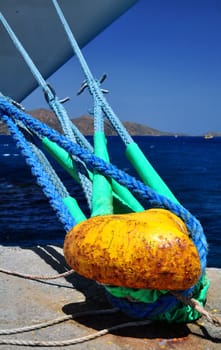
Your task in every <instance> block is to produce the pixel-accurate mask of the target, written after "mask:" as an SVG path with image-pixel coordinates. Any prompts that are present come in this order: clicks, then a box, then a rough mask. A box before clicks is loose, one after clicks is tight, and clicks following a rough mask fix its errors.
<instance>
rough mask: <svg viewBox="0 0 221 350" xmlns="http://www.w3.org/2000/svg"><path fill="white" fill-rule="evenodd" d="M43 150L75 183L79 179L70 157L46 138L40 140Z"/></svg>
mask: <svg viewBox="0 0 221 350" xmlns="http://www.w3.org/2000/svg"><path fill="white" fill-rule="evenodd" d="M42 144H43V147H44V149H45V150H46V151H47V152H48V153H49V154H50V155H51V156H52V157H53V158H54V159H55V160H56V161H57V162H58V163H59V164H60V165H61V166H62V167H63V168H64V169H65V170H66V171H67V172H68V173H69V174H70V175H71V176H72V177H73V178H74V179H75V180H76V181H77V182H79V181H80V180H79V177H78V174H77V171H76V168H75V165H74V162H73V160H72V158H71V157H70V155H69V154H68V153H67V152H66V151H65V150H64V149H63V148H61V147H60V146H58V145H57V144H56V143H55V142H52V141H50V140H49V139H48V138H47V137H44V138H43V139H42Z"/></svg>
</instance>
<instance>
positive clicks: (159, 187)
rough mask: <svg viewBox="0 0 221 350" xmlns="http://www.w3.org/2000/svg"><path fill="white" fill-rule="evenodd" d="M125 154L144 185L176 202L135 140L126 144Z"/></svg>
mask: <svg viewBox="0 0 221 350" xmlns="http://www.w3.org/2000/svg"><path fill="white" fill-rule="evenodd" d="M126 156H127V158H128V160H129V161H130V162H131V164H132V165H133V167H134V169H135V170H136V171H137V173H138V174H139V176H140V177H141V179H142V180H143V182H144V183H145V184H146V185H148V186H149V187H151V188H152V189H153V190H155V191H156V192H158V193H159V194H162V195H163V196H165V197H167V198H169V199H171V200H172V201H174V202H175V203H178V200H177V199H176V198H175V196H174V195H173V193H172V192H171V191H170V189H169V188H168V187H167V185H166V184H165V182H164V181H163V180H162V179H161V177H160V176H159V174H158V173H157V172H156V170H155V169H154V168H153V167H152V165H151V164H150V162H149V161H148V160H147V159H146V157H145V155H144V154H143V152H142V151H141V149H140V148H139V147H138V145H137V144H136V143H135V142H132V143H130V144H129V145H128V146H127V148H126Z"/></svg>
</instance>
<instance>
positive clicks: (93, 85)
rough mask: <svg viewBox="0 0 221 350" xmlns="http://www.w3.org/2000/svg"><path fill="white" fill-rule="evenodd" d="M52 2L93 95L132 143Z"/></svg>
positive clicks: (111, 120)
mask: <svg viewBox="0 0 221 350" xmlns="http://www.w3.org/2000/svg"><path fill="white" fill-rule="evenodd" d="M52 2H53V4H54V7H55V9H56V11H57V14H58V16H59V18H60V20H61V23H62V26H63V28H64V30H65V32H66V34H67V37H68V40H69V42H70V44H71V46H72V48H73V51H74V53H75V54H76V56H77V58H78V60H79V63H80V66H81V68H82V70H83V73H84V75H85V77H86V80H87V86H88V88H89V91H90V93H91V95H92V96H93V97H94V100H97V101H99V103H100V105H101V106H102V109H103V111H104V113H105V114H106V116H107V118H108V119H109V120H110V122H111V124H112V125H113V127H114V129H115V130H116V131H117V133H118V134H119V136H120V137H121V139H122V140H123V142H124V143H125V145H128V144H130V143H131V142H133V139H132V138H131V136H130V135H129V133H128V132H127V130H126V129H125V127H124V126H123V124H122V123H121V122H120V120H119V118H118V117H117V116H116V114H115V113H114V112H113V110H112V108H111V107H110V106H109V104H108V103H107V101H106V99H105V98H104V96H103V93H102V91H101V89H100V86H99V84H98V82H97V81H96V79H95V78H94V77H93V75H92V73H91V71H90V69H89V67H88V64H87V62H86V60H85V58H84V56H83V54H82V52H81V50H80V48H79V46H78V43H77V41H76V39H75V38H74V35H73V33H72V31H71V29H70V26H69V25H68V22H67V21H66V19H65V17H64V15H63V13H62V11H61V8H60V6H59V5H58V3H57V1H56V0H52Z"/></svg>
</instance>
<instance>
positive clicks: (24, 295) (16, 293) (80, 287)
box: [0, 246, 221, 350]
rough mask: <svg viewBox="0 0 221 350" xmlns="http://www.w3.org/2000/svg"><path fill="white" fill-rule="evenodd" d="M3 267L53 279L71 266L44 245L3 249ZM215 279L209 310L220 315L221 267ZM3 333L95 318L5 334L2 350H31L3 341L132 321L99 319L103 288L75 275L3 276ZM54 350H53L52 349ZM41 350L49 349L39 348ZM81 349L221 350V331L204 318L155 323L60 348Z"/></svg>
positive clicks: (70, 334)
mask: <svg viewBox="0 0 221 350" xmlns="http://www.w3.org/2000/svg"><path fill="white" fill-rule="evenodd" d="M0 268H4V269H8V270H13V271H18V272H21V273H26V274H32V275H54V274H57V273H62V272H64V271H65V269H66V268H67V266H66V264H65V261H64V258H63V253H62V249H61V248H60V247H55V246H45V247H40V246H39V247H31V248H22V247H6V246H1V247H0ZM207 275H208V277H209V279H210V280H211V286H210V289H209V293H208V300H207V304H206V309H207V310H209V311H210V312H212V313H213V314H216V315H217V316H219V317H221V288H220V286H221V269H216V268H208V269H207ZM0 276H1V284H0V303H1V314H0V329H1V330H2V329H11V328H17V327H23V326H28V325H33V324H36V323H40V322H44V321H48V320H52V319H55V318H57V317H60V316H64V315H68V314H74V315H76V313H81V312H83V311H89V310H91V312H92V313H91V315H87V316H82V317H77V316H76V317H75V316H73V318H72V319H71V320H68V321H66V322H63V323H59V324H56V325H53V326H50V327H46V328H42V329H39V330H32V331H30V332H25V333H19V334H11V335H1V336H0V350H12V349H33V347H32V346H25V345H5V344H1V339H17V340H20V339H22V340H31V341H35V340H39V341H55V340H58V341H62V340H67V339H73V338H78V337H83V336H86V335H89V334H94V333H96V332H98V331H100V330H102V329H106V328H110V327H112V326H114V325H118V324H122V323H125V322H129V321H132V320H131V319H128V317H126V316H125V315H123V314H122V313H120V312H115V313H112V314H108V313H107V314H101V315H97V314H95V313H93V311H95V310H100V309H107V308H110V307H111V306H110V305H109V304H108V302H107V300H106V297H105V293H104V291H103V288H102V287H100V286H98V285H97V284H96V283H94V282H93V281H89V280H87V279H84V278H83V277H81V276H79V275H77V274H75V273H74V274H72V275H70V276H68V277H66V278H61V279H58V280H50V281H35V280H28V279H24V278H19V277H16V276H12V275H8V274H4V273H1V274H0ZM50 348H52V349H53V348H55V347H50ZM38 349H46V347H42V346H38ZM59 349H79V350H81V349H82V350H83V349H84V350H85V349H88V350H101V349H102V350H104V349H105V350H106V349H107V350H120V349H122V350H130V349H148V350H162V349H164V350H168V349H174V350H182V349H185V350H187V349H188V350H189V349H194V350H218V349H221V327H215V326H214V325H211V324H209V323H208V321H206V320H205V319H204V318H201V319H200V320H199V321H197V322H196V323H193V324H173V325H168V324H167V323H161V322H158V323H151V324H149V325H143V326H139V327H127V328H123V329H119V330H116V331H110V332H109V333H108V334H107V335H103V336H100V337H97V338H95V339H93V340H88V341H86V342H83V343H79V344H75V345H70V346H59Z"/></svg>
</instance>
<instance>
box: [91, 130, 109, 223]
mask: <svg viewBox="0 0 221 350" xmlns="http://www.w3.org/2000/svg"><path fill="white" fill-rule="evenodd" d="M94 154H95V155H96V156H98V157H99V158H102V159H103V160H105V161H106V162H109V156H108V152H107V140H106V137H105V134H104V133H103V132H102V131H96V132H94ZM107 214H113V197H112V187H111V184H110V182H109V181H108V180H107V178H106V177H104V176H103V175H101V174H98V173H96V172H95V173H94V178H93V194H92V213H91V216H92V217H93V216H97V215H107Z"/></svg>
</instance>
